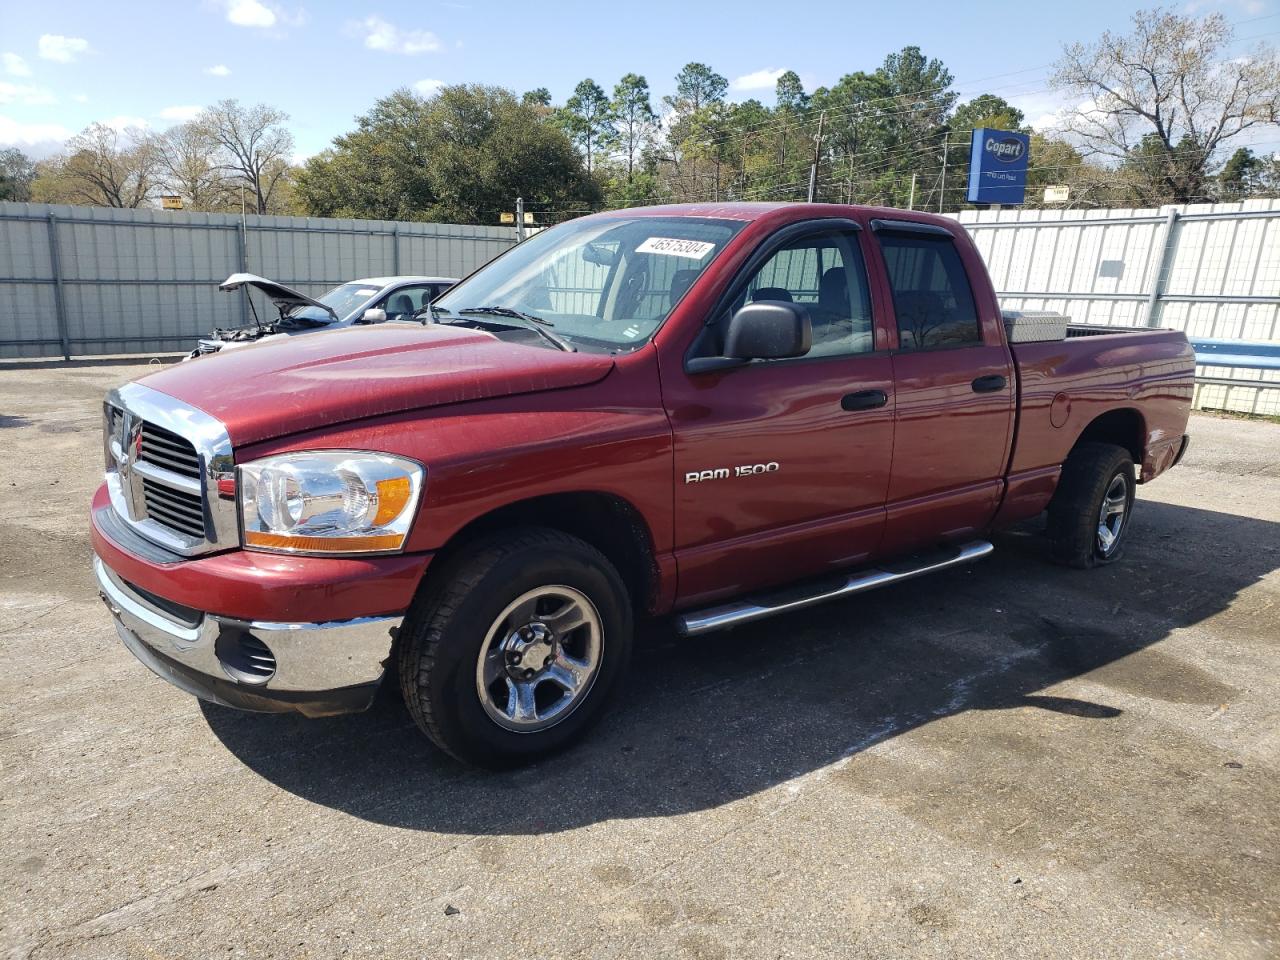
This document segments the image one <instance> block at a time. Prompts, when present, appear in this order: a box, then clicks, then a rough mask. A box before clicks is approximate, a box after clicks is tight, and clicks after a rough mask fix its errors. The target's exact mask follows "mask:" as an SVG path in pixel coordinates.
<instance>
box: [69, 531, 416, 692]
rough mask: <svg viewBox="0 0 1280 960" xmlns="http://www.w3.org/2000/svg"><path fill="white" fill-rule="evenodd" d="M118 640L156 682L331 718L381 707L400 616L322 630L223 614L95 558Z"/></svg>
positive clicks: (325, 626) (335, 623)
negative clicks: (148, 586)
mask: <svg viewBox="0 0 1280 960" xmlns="http://www.w3.org/2000/svg"><path fill="white" fill-rule="evenodd" d="M94 574H95V576H96V578H97V581H98V590H99V593H100V594H101V596H102V598H103V600H104V601H105V602H106V604H107V606H108V607H109V608H110V610H111V614H112V617H113V619H114V621H115V627H116V632H117V633H118V634H119V635H120V639H121V641H123V643H124V645H125V646H126V647H127V648H128V649H129V651H130V652H131V653H133V655H134V656H135V657H137V658H138V659H139V660H140V661H141V662H142V663H143V664H144V665H145V666H146V667H147V668H148V669H150V670H151V671H152V672H153V673H155V674H156V675H157V676H159V677H161V678H163V679H165V680H168V681H169V682H170V683H172V684H173V685H174V686H176V687H178V688H179V689H181V690H185V691H186V692H187V693H190V694H194V695H195V696H197V697H200V698H201V699H203V700H209V701H211V702H213V703H219V704H222V705H223V706H229V707H237V708H239V709H242V710H255V711H260V712H269V713H279V712H297V713H302V714H305V715H307V716H329V715H332V714H336V713H350V712H353V711H359V710H364V709H367V708H368V707H369V705H370V704H371V703H372V702H373V697H374V695H375V694H376V693H377V690H378V686H379V685H380V684H381V682H382V677H383V673H384V672H385V669H386V663H387V660H388V659H389V658H390V656H391V648H392V645H393V643H394V641H395V636H396V632H397V631H398V629H399V627H400V624H401V621H402V617H400V616H384V617H364V618H360V619H355V620H342V621H329V622H321V623H291V622H274V621H256V620H237V619H233V618H230V617H221V616H215V615H214V614H210V613H204V612H201V611H198V610H194V609H191V608H187V607H182V606H180V605H178V604H175V603H172V602H171V601H165V600H163V599H161V598H159V597H157V596H155V595H154V594H148V593H147V592H146V591H145V590H144V589H141V588H138V587H136V586H134V585H133V584H131V583H129V582H128V581H127V580H125V579H123V578H122V577H121V576H120V575H119V574H118V573H116V572H115V571H113V570H112V569H111V568H110V567H109V566H107V564H105V563H104V562H103V561H102V559H101V558H100V557H97V556H95V557H94Z"/></svg>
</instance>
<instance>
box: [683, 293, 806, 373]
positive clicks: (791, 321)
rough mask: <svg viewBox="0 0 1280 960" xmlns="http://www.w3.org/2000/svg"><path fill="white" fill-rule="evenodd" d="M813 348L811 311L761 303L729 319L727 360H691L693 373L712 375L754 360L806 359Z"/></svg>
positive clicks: (781, 303) (689, 367)
mask: <svg viewBox="0 0 1280 960" xmlns="http://www.w3.org/2000/svg"><path fill="white" fill-rule="evenodd" d="M812 344H813V324H812V323H811V322H810V320H809V311H808V310H806V309H805V308H804V307H803V306H801V305H800V304H796V303H790V302H788V301H785V300H761V301H759V302H757V303H748V304H745V305H744V306H743V307H742V308H741V309H740V310H739V311H738V312H737V313H735V314H734V315H733V316H732V317H730V318H729V329H728V332H726V333H725V338H724V356H722V357H698V358H696V359H694V360H690V361H689V362H688V364H686V366H685V369H686V370H688V372H689V373H711V372H713V371H716V370H726V369H729V368H730V367H740V366H743V365H744V364H746V363H749V362H751V361H752V360H784V359H786V358H788V357H803V356H804V355H805V354H806V353H808V352H809V347H810V346H811V345H812Z"/></svg>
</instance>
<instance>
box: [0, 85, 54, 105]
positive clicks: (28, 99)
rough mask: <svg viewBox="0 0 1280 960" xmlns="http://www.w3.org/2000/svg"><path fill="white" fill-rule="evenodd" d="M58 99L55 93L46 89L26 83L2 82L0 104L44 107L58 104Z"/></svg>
mask: <svg viewBox="0 0 1280 960" xmlns="http://www.w3.org/2000/svg"><path fill="white" fill-rule="evenodd" d="M57 102H58V98H57V97H55V96H54V95H53V91H51V90H46V89H45V88H44V87H33V86H31V85H30V84H25V83H9V82H8V81H7V80H0V103H20V104H22V105H23V106H26V107H44V106H48V105H49V104H51V103H57Z"/></svg>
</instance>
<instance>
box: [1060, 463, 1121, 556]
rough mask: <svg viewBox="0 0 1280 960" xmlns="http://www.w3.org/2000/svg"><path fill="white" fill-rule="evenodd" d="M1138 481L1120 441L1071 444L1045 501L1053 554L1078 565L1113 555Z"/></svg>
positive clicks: (1117, 547)
mask: <svg viewBox="0 0 1280 960" xmlns="http://www.w3.org/2000/svg"><path fill="white" fill-rule="evenodd" d="M1136 486H1137V485H1136V482H1135V475H1134V466H1133V458H1132V457H1131V456H1130V455H1129V452H1128V451H1127V450H1125V449H1124V448H1123V447H1118V446H1115V445H1113V444H1109V443H1082V444H1080V445H1079V446H1077V447H1076V448H1075V449H1074V450H1072V451H1071V454H1070V456H1068V457H1067V461H1066V463H1064V464H1063V465H1062V477H1061V479H1060V480H1059V481H1058V490H1057V492H1056V493H1055V494H1054V496H1053V501H1052V502H1051V503H1050V504H1049V528H1048V535H1049V540H1050V543H1051V544H1052V552H1053V558H1054V560H1056V561H1057V562H1058V563H1062V564H1066V565H1067V566H1071V567H1080V568H1089V567H1097V566H1102V565H1103V564H1107V563H1111V562H1113V561H1114V560H1117V559H1118V558H1119V557H1120V554H1121V551H1122V550H1123V548H1124V543H1125V534H1126V533H1127V532H1128V529H1129V518H1130V515H1131V513H1132V511H1133V498H1134V492H1135V490H1136Z"/></svg>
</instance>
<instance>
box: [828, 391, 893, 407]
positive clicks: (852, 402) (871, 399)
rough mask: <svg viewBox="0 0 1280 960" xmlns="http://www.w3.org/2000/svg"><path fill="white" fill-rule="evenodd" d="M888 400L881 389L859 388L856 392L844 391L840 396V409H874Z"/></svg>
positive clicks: (887, 396)
mask: <svg viewBox="0 0 1280 960" xmlns="http://www.w3.org/2000/svg"><path fill="white" fill-rule="evenodd" d="M888 402H889V395H888V394H887V393H885V392H884V391H883V390H861V391H859V392H858V393H846V394H845V395H844V396H843V397H841V398H840V409H841V410H874V409H876V407H883V406H884V405H885V404H886V403H888Z"/></svg>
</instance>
